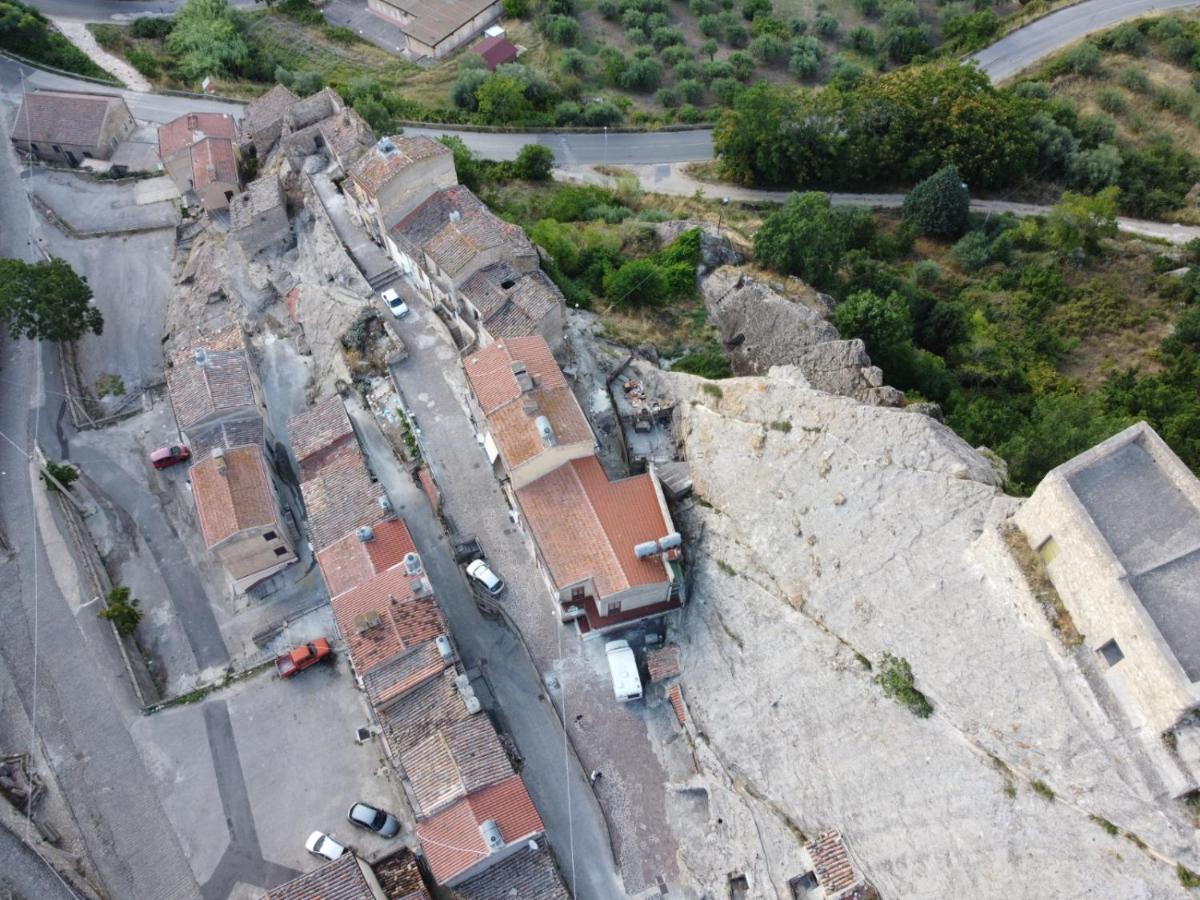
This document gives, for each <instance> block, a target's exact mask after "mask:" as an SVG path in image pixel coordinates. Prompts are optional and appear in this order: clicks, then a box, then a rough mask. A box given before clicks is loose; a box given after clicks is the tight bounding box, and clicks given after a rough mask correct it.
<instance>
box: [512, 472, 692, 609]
mask: <svg viewBox="0 0 1200 900" xmlns="http://www.w3.org/2000/svg"><path fill="white" fill-rule="evenodd" d="M517 502H518V504H519V505H520V507H521V511H522V512H523V513H524V514H525V519H526V521H527V522H528V523H529V528H530V531H531V532H532V533H533V537H534V540H535V541H536V542H537V545H538V549H539V550H540V551H541V555H542V558H543V560H545V562H546V565H547V566H548V567H549V569H550V575H551V577H552V578H553V579H554V583H555V584H556V585H557V586H558V587H559V588H560V589H561V588H565V587H567V586H568V585H572V584H576V583H578V582H580V581H584V580H586V579H588V578H591V579H593V580H594V582H595V586H596V592H597V594H598V596H600V597H607V596H610V595H612V594H615V593H618V592H620V591H624V590H627V589H628V588H630V587H632V586H636V585H643V584H657V583H664V582H667V581H669V580H670V577H669V575H668V574H667V569H666V566H665V565H664V563H663V561H662V560H661V559H660V558H659V557H657V556H653V557H650V558H647V559H638V558H637V556H636V554H635V553H634V552H633V548H634V546H636V545H637V544H640V543H642V542H644V541H652V540H657V539H658V538H661V537H664V536H665V535H666V534H668V533H669V531H670V530H671V529H670V527H669V526H668V524H667V521H666V519H665V518H664V515H663V510H662V507H661V506H660V504H659V498H658V493H657V491H656V490H655V487H654V481H653V476H651V475H649V474H645V475H635V476H633V477H632V478H623V479H621V480H620V481H609V480H608V476H607V475H605V474H604V469H603V467H602V466H601V465H600V460H599V459H597V458H596V457H594V456H589V457H586V458H584V459H576V460H572V461H571V462H570V463H567V464H565V465H562V466H559V467H558V468H557V469H555V470H554V471H553V472H551V473H550V474H549V475H545V476H543V477H542V478H539V479H538V480H537V481H535V482H533V483H532V484H530V485H527V486H526V487H523V488H521V489H520V490H519V491H517Z"/></svg>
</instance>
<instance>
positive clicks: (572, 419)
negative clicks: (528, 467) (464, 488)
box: [465, 337, 661, 537]
mask: <svg viewBox="0 0 1200 900" xmlns="http://www.w3.org/2000/svg"><path fill="white" fill-rule="evenodd" d="M514 363H516V364H523V365H524V366H525V368H526V371H527V372H528V373H529V375H530V376H531V378H532V382H533V387H532V388H531V389H530V390H529V391H525V392H522V390H521V386H520V385H519V384H518V382H517V379H516V376H515V375H514V374H513V365H514ZM465 367H466V372H467V379H468V380H469V381H470V382H471V389H472V390H473V391H474V392H475V396H476V399H478V400H479V404H480V406H481V407H482V409H483V411H484V415H485V416H486V418H487V425H488V431H489V432H490V433H491V435H492V438H493V439H494V440H495V441H496V446H497V448H498V449H499V450H500V456H501V458H502V459H503V460H504V465H505V467H506V468H507V469H509V470H511V469H513V468H515V467H516V466H519V465H520V464H521V463H524V462H526V461H527V460H530V459H532V458H533V457H535V456H537V455H538V454H539V453H541V452H542V451H544V450H545V449H546V444H545V442H544V441H543V439H542V436H541V433H540V432H539V431H538V427H537V423H536V420H537V418H538V417H539V416H545V417H546V418H547V419H549V420H550V427H551V428H552V429H553V430H554V438H555V442H556V443H558V444H559V445H563V444H574V443H579V442H584V441H586V442H589V443H594V442H595V438H594V437H593V435H592V429H591V427H590V426H589V425H588V421H587V418H586V417H585V416H584V414H583V410H582V409H580V408H579V402H578V401H577V400H576V399H575V395H574V393H572V391H571V388H570V387H569V386H568V385H567V381H566V379H565V378H564V377H563V374H562V371H561V370H560V369H559V368H558V364H557V363H555V362H554V357H553V356H552V355H551V354H550V348H549V347H548V346H546V342H545V341H544V340H542V338H540V337H527V338H509V339H507V340H504V341H497V342H496V343H494V344H489V345H488V346H487V347H485V348H484V349H482V350H480V351H479V352H478V353H476V354H474V355H473V356H470V357H468V358H467V361H466V363H465ZM660 537H661V535H660Z"/></svg>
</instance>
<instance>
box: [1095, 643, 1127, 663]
mask: <svg viewBox="0 0 1200 900" xmlns="http://www.w3.org/2000/svg"><path fill="white" fill-rule="evenodd" d="M1096 652H1097V653H1099V654H1100V655H1101V656H1102V657H1104V661H1105V662H1106V663H1108V665H1109V668H1111V667H1112V666H1115V665H1116V664H1117V663H1119V662H1120V661H1121V660H1123V659H1124V658H1125V654H1124V653H1122V652H1121V646H1120V645H1119V644H1118V643H1117V642H1116V641H1107V642H1105V643H1103V644H1101V645H1100V646H1099V647H1097V648H1096Z"/></svg>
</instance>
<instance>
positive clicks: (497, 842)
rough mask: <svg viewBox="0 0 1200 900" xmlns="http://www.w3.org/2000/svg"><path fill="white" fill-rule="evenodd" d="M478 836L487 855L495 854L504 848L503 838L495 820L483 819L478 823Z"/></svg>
mask: <svg viewBox="0 0 1200 900" xmlns="http://www.w3.org/2000/svg"><path fill="white" fill-rule="evenodd" d="M479 836H480V837H481V838H483V843H484V844H486V845H487V848H488V853H495V852H496V851H497V850H500V849H502V848H503V847H504V837H503V835H501V834H500V826H499V825H497V824H496V820H495V819H485V820H484V821H482V822H480V823H479Z"/></svg>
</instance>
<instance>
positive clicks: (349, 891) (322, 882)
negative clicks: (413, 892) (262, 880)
mask: <svg viewBox="0 0 1200 900" xmlns="http://www.w3.org/2000/svg"><path fill="white" fill-rule="evenodd" d="M364 865H365V863H364ZM418 896H419V895H418ZM263 900H375V894H374V893H373V892H372V890H371V885H370V883H369V882H368V881H367V878H366V876H365V875H364V874H363V871H362V868H361V866H360V865H359V862H358V858H357V857H355V855H354V854H353V853H347V854H346V855H344V856H343V857H341V859H336V860H334V861H333V862H331V863H325V864H324V865H323V866H320V867H319V868H316V869H313V870H312V871H311V872H306V873H305V874H303V875H301V876H300V877H299V878H293V879H292V880H291V881H286V882H284V883H283V884H281V885H279V887H276V888H272V889H271V890H269V891H267V894H266V896H265V897H264V898H263Z"/></svg>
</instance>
